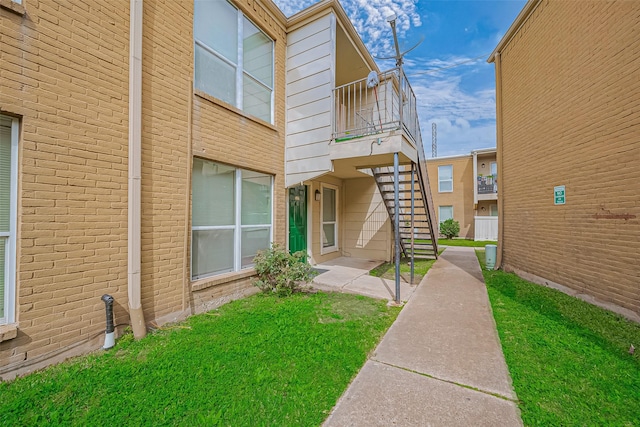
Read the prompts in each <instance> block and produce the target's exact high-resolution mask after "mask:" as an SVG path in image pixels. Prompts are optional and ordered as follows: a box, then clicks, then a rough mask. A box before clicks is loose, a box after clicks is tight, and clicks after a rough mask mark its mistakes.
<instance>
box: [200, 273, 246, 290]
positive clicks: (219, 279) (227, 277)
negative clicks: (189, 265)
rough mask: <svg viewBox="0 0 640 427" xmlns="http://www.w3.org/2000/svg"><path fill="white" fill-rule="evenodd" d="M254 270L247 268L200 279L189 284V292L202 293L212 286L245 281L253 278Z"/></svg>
mask: <svg viewBox="0 0 640 427" xmlns="http://www.w3.org/2000/svg"><path fill="white" fill-rule="evenodd" d="M255 275H256V270H255V269H254V268H247V269H246V270H242V271H234V272H231V273H224V274H219V275H217V276H211V277H207V278H206V279H200V280H197V281H195V282H191V291H192V292H197V291H203V290H205V289H208V288H211V287H213V286H217V285H221V284H223V283H228V282H232V281H234V280H240V279H245V278H247V277H251V276H255Z"/></svg>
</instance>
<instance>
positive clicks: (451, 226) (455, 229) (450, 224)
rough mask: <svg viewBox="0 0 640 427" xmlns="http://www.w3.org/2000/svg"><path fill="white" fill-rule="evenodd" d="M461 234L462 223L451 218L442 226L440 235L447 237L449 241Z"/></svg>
mask: <svg viewBox="0 0 640 427" xmlns="http://www.w3.org/2000/svg"><path fill="white" fill-rule="evenodd" d="M459 233H460V223H459V222H458V221H454V220H453V219H452V218H449V219H448V220H446V221H444V222H443V223H442V224H440V234H442V235H443V236H446V237H447V239H453V238H454V237H458V234H459Z"/></svg>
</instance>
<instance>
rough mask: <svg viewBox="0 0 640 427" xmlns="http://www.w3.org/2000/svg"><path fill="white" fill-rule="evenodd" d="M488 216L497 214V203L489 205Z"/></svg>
mask: <svg viewBox="0 0 640 427" xmlns="http://www.w3.org/2000/svg"><path fill="white" fill-rule="evenodd" d="M489 216H498V205H489Z"/></svg>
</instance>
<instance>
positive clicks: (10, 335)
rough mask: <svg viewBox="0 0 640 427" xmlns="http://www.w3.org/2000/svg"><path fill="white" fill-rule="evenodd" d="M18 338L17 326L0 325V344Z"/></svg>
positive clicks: (13, 324)
mask: <svg viewBox="0 0 640 427" xmlns="http://www.w3.org/2000/svg"><path fill="white" fill-rule="evenodd" d="M17 336H18V324H17V323H9V324H8V325H0V342H3V341H9V340H12V339H14V338H15V337H17Z"/></svg>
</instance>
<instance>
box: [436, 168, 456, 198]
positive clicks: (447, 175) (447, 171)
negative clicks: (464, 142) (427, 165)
mask: <svg viewBox="0 0 640 427" xmlns="http://www.w3.org/2000/svg"><path fill="white" fill-rule="evenodd" d="M452 191H453V165H444V166H438V192H440V193H451V192H452Z"/></svg>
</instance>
